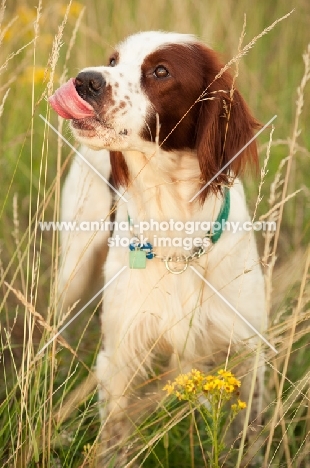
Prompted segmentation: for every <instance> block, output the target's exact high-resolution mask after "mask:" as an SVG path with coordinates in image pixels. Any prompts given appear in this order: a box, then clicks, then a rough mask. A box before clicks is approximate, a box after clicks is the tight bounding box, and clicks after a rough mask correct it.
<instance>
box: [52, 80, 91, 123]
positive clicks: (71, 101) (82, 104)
mask: <svg viewBox="0 0 310 468" xmlns="http://www.w3.org/2000/svg"><path fill="white" fill-rule="evenodd" d="M74 83H75V80H74V78H71V79H70V80H69V81H67V83H65V84H64V85H62V86H61V87H60V88H59V89H57V91H55V93H54V94H53V95H52V96H51V97H50V98H49V103H50V105H51V106H52V108H53V109H54V110H55V111H56V112H57V114H59V115H60V116H61V117H63V118H64V119H84V118H85V117H90V116H92V115H94V113H95V111H94V109H93V107H92V106H91V105H90V104H89V103H88V102H86V101H84V99H82V98H81V97H80V96H79V95H78V93H77V91H76V89H75V86H74Z"/></svg>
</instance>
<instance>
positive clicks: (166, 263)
mask: <svg viewBox="0 0 310 468" xmlns="http://www.w3.org/2000/svg"><path fill="white" fill-rule="evenodd" d="M182 259H184V264H185V265H184V267H183V268H182V269H181V270H172V269H171V268H170V265H169V263H171V262H172V261H173V260H172V259H171V258H167V259H166V260H164V263H165V267H166V268H167V270H168V271H169V273H172V274H173V275H180V274H181V273H184V271H185V270H186V269H187V267H188V259H187V258H186V257H184V256H182ZM178 260H179V259H178Z"/></svg>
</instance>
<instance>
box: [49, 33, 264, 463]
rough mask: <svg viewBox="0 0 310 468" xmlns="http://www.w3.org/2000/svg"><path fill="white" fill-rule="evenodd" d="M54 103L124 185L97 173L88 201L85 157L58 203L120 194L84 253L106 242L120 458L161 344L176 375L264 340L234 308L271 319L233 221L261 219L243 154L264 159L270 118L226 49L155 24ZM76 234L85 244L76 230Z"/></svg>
mask: <svg viewBox="0 0 310 468" xmlns="http://www.w3.org/2000/svg"><path fill="white" fill-rule="evenodd" d="M50 104H51V105H52V107H53V108H54V110H55V111H56V112H57V113H58V114H59V115H61V116H62V117H64V118H66V119H69V120H70V121H71V130H72V132H73V135H74V137H75V138H76V140H77V141H78V142H80V143H81V144H82V145H85V147H87V148H88V150H86V149H85V147H84V149H83V150H81V151H82V152H83V154H84V153H85V154H86V153H87V152H88V153H87V154H88V156H86V157H89V158H91V159H92V160H93V164H94V165H95V166H96V168H99V167H101V169H100V170H102V171H104V169H103V168H106V165H107V161H110V163H109V164H108V166H109V167H108V169H107V171H108V170H109V168H111V180H112V181H113V185H114V187H115V188H117V190H118V195H116V196H115V195H114V196H112V195H111V192H110V191H109V190H108V188H107V186H105V185H104V182H102V187H104V188H102V187H101V189H100V190H99V189H98V188H97V186H98V181H97V182H96V184H95V183H94V184H90V185H89V188H88V189H87V190H86V192H85V193H86V195H85V196H86V198H87V204H86V205H84V204H83V197H82V196H79V191H80V188H79V186H78V183H77V180H82V179H83V176H81V172H82V170H83V165H82V164H81V163H80V169H79V170H78V171H77V170H76V165H77V163H76V162H75V163H74V165H73V168H71V171H70V172H69V175H68V178H67V181H66V185H65V187H66V189H65V192H71V193H64V195H65V196H64V198H63V202H62V204H63V206H64V207H65V206H66V204H68V205H70V198H71V199H74V200H75V201H74V202H72V206H74V209H73V210H71V216H72V213H74V216H77V214H78V213H80V214H79V215H78V216H79V217H80V219H82V216H84V214H85V215H86V216H87V219H98V217H100V215H101V213H102V214H104V216H105V215H107V214H108V213H109V206H110V205H111V206H112V204H113V203H114V204H115V207H116V213H115V224H114V232H113V235H112V237H111V236H110V233H104V235H103V236H102V237H101V238H100V239H99V240H98V242H97V241H94V242H92V240H91V239H90V237H88V248H89V252H88V253H87V258H88V259H91V262H92V265H93V263H94V258H96V257H98V256H100V254H99V253H98V252H100V249H101V247H102V246H103V245H105V246H106V244H107V243H108V244H109V251H108V254H107V258H106V261H105V263H104V282H105V284H106V285H108V286H107V287H106V289H105V291H104V297H103V312H102V316H101V322H102V334H103V341H102V349H101V351H100V352H99V355H98V358H97V366H96V372H97V377H98V382H99V399H100V402H101V413H102V419H103V430H102V431H103V440H104V441H105V451H106V453H109V452H113V453H114V462H115V466H117V467H122V466H125V464H126V450H127V449H126V446H125V444H124V443H123V442H124V440H125V439H126V437H127V436H128V435H129V434H130V431H131V422H130V421H131V417H130V416H129V412H130V410H129V406H130V405H129V401H130V398H132V395H133V393H134V388H135V387H136V384H137V382H138V383H141V381H143V380H145V381H146V380H147V379H149V378H150V376H154V375H155V373H156V372H155V364H154V363H155V362H158V356H160V359H161V362H164V367H165V369H166V374H168V375H172V374H169V371H170V370H171V372H174V373H175V374H178V373H179V372H186V371H187V370H189V369H191V368H192V367H193V366H194V367H195V368H201V369H205V370H207V371H208V370H210V369H212V368H214V367H215V366H218V365H223V363H224V364H225V362H227V359H228V357H229V356H230V355H232V354H233V353H234V352H236V351H238V350H240V349H248V350H251V351H253V352H254V353H255V350H256V349H257V347H258V343H259V341H260V338H259V337H258V335H257V334H255V333H253V330H251V329H250V328H249V326H248V325H247V324H246V323H245V322H244V321H243V320H242V319H241V318H240V317H239V316H238V315H237V314H236V313H235V311H234V310H233V309H232V307H233V308H234V309H235V310H238V311H239V313H240V314H241V315H242V317H244V318H245V319H246V320H247V321H248V322H249V323H250V324H251V325H252V326H253V327H255V329H256V330H257V331H259V333H262V332H263V331H264V330H265V329H266V312H265V299H264V280H263V274H262V271H261V267H260V260H259V256H258V252H257V247H256V243H255V239H254V235H253V232H252V231H245V230H244V229H243V228H242V227H241V228H239V229H237V230H236V232H232V231H231V230H229V229H228V228H226V227H227V225H228V223H233V222H235V223H239V224H238V225H239V226H243V225H244V223H249V222H250V221H251V219H250V216H249V213H248V210H247V206H246V200H245V195H244V190H243V186H242V183H241V181H240V179H239V177H240V176H241V175H242V174H243V173H244V170H245V168H246V167H247V166H250V167H252V168H257V166H258V155H257V148H256V144H255V141H252V142H251V143H250V144H248V143H249V141H250V140H251V139H252V138H253V136H254V134H255V130H257V129H258V128H259V127H260V125H259V123H258V122H257V120H256V119H255V118H254V117H253V116H252V115H251V113H250V111H249V109H248V107H247V105H246V103H245V101H244V100H243V98H242V96H241V95H240V93H239V91H238V90H237V89H236V88H235V80H234V78H233V77H232V76H231V74H230V73H229V71H228V70H227V69H226V68H225V67H223V64H222V63H221V61H220V59H219V57H218V55H217V53H216V52H214V51H213V50H211V49H210V48H208V47H206V46H205V45H204V44H203V43H201V42H199V41H198V40H197V39H196V37H194V36H192V35H188V34H178V33H166V32H159V31H151V32H141V33H138V34H135V35H133V36H130V37H129V38H127V39H126V40H125V41H124V42H122V43H121V44H120V45H119V46H117V47H116V49H115V51H114V52H113V53H112V54H111V56H110V58H109V60H108V63H107V66H101V67H90V68H85V69H84V70H82V71H81V72H80V73H79V74H78V75H77V77H76V78H75V79H71V80H70V81H68V83H66V84H65V85H63V86H62V87H60V88H59V89H58V90H57V91H56V92H55V94H54V95H53V96H52V97H51V98H50ZM236 155H237V156H236ZM76 158H77V159H78V156H77V157H76ZM84 170H85V168H84ZM86 172H87V174H88V175H89V174H90V173H91V169H90V168H87V169H86ZM81 177H82V179H81ZM69 186H70V187H71V191H70V190H67V187H69ZM85 196H84V198H85ZM68 205H67V206H68ZM85 207H86V209H85ZM64 211H65V210H63V212H64ZM69 211H70V209H69ZM112 211H113V210H112ZM126 223H127V224H126ZM212 223H213V226H214V227H215V225H216V226H217V227H218V226H219V225H220V226H222V227H223V226H224V228H219V229H217V230H215V229H213V228H212ZM209 226H211V227H210V228H209ZM182 227H183V228H184V229H182ZM141 234H143V236H142V237H141ZM74 242H75V245H77V246H78V233H77V235H76V237H75V241H74ZM86 244H87V242H86V241H84V242H82V243H81V247H80V248H78V247H77V251H74V252H73V254H71V257H70V258H71V260H72V259H74V257H75V258H76V259H77V257H79V255H80V254H81V252H82V251H83V248H84V250H85V245H86ZM103 257H104V255H103ZM103 257H101V263H103ZM71 260H70V262H71V263H70V262H69V263H70V264H69V266H67V274H66V275H65V276H66V278H65V279H66V280H67V279H68V277H69V276H70V274H69V273H70V271H71V270H72V268H73V261H71ZM87 262H88V260H87V261H86V263H87ZM84 264H85V263H84ZM124 267H125V268H124ZM68 272H69V273H68ZM80 276H82V277H83V273H82V274H81V275H80ZM85 276H86V277H87V274H86V275H85ZM81 281H82V282H84V283H83V284H86V283H85V281H86V280H85V279H82V280H81ZM77 284H80V283H79V282H78V281H77ZM210 285H211V286H212V287H213V288H214V289H212V288H211V286H210ZM83 288H84V286H83V287H81V286H78V289H79V290H80V291H82V289H83ZM74 289H75V288H74V287H73V292H72V295H71V296H72V297H75V296H76V295H77V294H76V293H75V292H74ZM215 290H216V291H218V292H219V294H216V293H215ZM223 298H225V300H226V301H224V300H223ZM230 306H232V307H230ZM254 367H255V366H254V360H253V355H252V356H250V357H248V359H247V360H246V361H244V362H242V364H241V365H240V366H239V368H237V374H238V376H240V377H241V378H242V389H243V390H241V392H242V393H243V394H244V398H245V399H246V398H247V397H248V394H249V389H250V387H251V385H250V383H251V381H252V378H253V372H254V370H253V369H254ZM255 373H256V383H255V390H254V392H253V399H252V406H251V415H250V421H251V422H252V424H253V427H258V426H259V424H260V421H261V419H260V418H261V411H262V393H263V385H264V382H263V381H264V366H263V355H262V354H261V357H260V360H259V366H258V369H256V370H255ZM246 401H247V400H246ZM239 430H242V425H241V426H240V425H239V428H238V429H237V432H238V431H239ZM117 447H119V448H118V450H117ZM115 453H116V455H115ZM107 459H108V458H105V460H107ZM103 466H105V465H103Z"/></svg>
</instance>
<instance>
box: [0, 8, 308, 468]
mask: <svg viewBox="0 0 310 468" xmlns="http://www.w3.org/2000/svg"><path fill="white" fill-rule="evenodd" d="M292 9H294V11H293V13H292V14H291V15H290V16H289V17H288V18H286V19H283V20H282V21H280V22H279V23H278V24H276V25H275V26H274V28H273V29H272V30H271V31H270V32H268V34H266V35H264V36H263V37H261V38H259V39H258V40H257V41H256V42H255V44H254V46H253V47H252V48H251V49H250V50H249V52H248V53H247V55H246V56H244V57H243V58H242V60H241V61H240V63H239V76H238V79H237V87H238V88H239V89H240V90H241V92H242V94H243V96H244V97H245V99H246V101H247V102H248V104H249V106H250V108H251V109H252V111H253V113H254V115H255V116H256V117H257V118H258V119H259V121H260V122H261V123H263V124H264V123H266V122H267V121H268V120H269V119H270V118H271V117H272V116H273V115H275V114H277V116H278V117H277V119H276V120H275V121H274V131H273V133H272V143H271V145H270V147H269V149H268V142H269V138H270V132H271V128H270V129H268V130H266V131H265V132H264V133H263V134H262V135H261V136H260V137H259V147H260V156H261V162H262V166H265V167H266V170H265V172H264V174H263V176H262V178H263V179H264V180H263V182H264V183H263V184H262V183H261V182H262V178H260V177H257V178H249V179H247V181H246V192H247V198H248V202H249V206H250V208H251V210H252V212H253V211H254V209H255V206H256V204H257V200H258V195H259V193H260V197H259V198H261V201H260V203H259V205H258V207H257V212H256V218H257V219H259V218H260V217H264V216H266V218H264V219H276V220H278V226H279V230H278V231H277V232H276V234H275V236H265V237H264V236H263V235H262V234H261V233H258V234H257V241H258V244H259V249H260V253H261V256H262V262H263V265H264V272H265V276H266V291H267V299H268V311H269V317H270V328H269V331H268V334H267V336H268V339H269V340H270V341H271V342H272V343H273V344H275V345H276V346H277V349H278V350H279V354H278V355H277V356H275V355H274V354H273V353H272V352H271V351H269V350H267V355H266V358H267V375H266V390H265V392H266V398H265V401H266V405H265V407H264V421H265V422H264V427H262V435H263V440H264V445H263V448H262V452H263V456H264V462H263V463H264V464H263V465H262V466H264V467H265V466H266V467H267V466H271V467H296V468H300V467H310V456H309V453H310V405H309V399H310V387H309V377H310V348H309V341H310V327H309V318H310V310H309V305H310V287H309V283H310V281H309V280H310V276H309V262H310V250H309V240H310V196H309V190H310V149H309V148H310V131H309V122H310V97H309V96H310V83H307V80H308V79H309V78H310V49H309V48H308V44H309V43H310V35H309V25H310V5H309V2H308V0H296V1H291V0H289V1H286V2H283V1H280V0H274V1H273V2H269V1H266V0H260V1H258V0H252V1H247V0H238V2H237V1H234V0H225V1H224V0H223V1H221V2H219V1H218V2H215V1H210V0H182V1H180V0H153V1H152V2H148V1H146V0H127V1H125V0H104V1H99V0H98V1H96V0H85V1H84V2H83V1H80V2H77V1H72V2H71V4H69V3H68V2H66V1H55V2H49V1H44V0H43V1H42V2H41V3H40V4H39V3H38V1H33V0H8V1H7V2H5V1H2V6H1V13H0V22H1V32H0V148H1V153H0V327H1V334H0V340H1V341H0V382H1V385H0V466H1V467H20V468H24V467H31V468H32V467H33V468H37V467H65V468H67V467H68V468H69V467H70V468H71V467H72V468H75V467H82V466H83V467H93V466H96V465H95V463H96V462H95V450H96V445H97V440H96V436H97V433H98V429H99V418H98V414H97V403H96V392H95V390H94V389H93V387H92V386H91V385H90V386H87V375H88V373H89V370H90V369H91V368H92V366H93V364H94V359H95V354H96V352H97V348H98V343H99V339H100V334H99V331H98V312H96V310H94V308H93V309H91V310H90V312H92V313H91V314H88V317H90V320H89V323H88V324H87V326H86V325H83V327H80V332H81V335H79V333H77V331H76V330H77V329H78V325H77V327H76V328H74V332H73V333H72V341H70V346H71V348H70V347H69V348H68V346H67V345H66V343H63V342H59V341H57V342H54V344H53V345H52V346H51V347H50V348H49V349H48V351H47V352H46V353H44V354H42V355H40V356H37V355H36V353H37V350H38V349H39V347H41V346H42V345H43V344H44V343H46V342H47V341H48V339H49V337H50V336H51V333H52V331H53V327H54V326H55V325H56V317H55V314H54V312H55V309H56V305H57V304H56V302H57V300H56V295H55V278H56V276H57V264H58V251H59V245H58V239H57V235H56V233H54V234H53V233H51V232H50V233H44V234H42V233H41V232H40V231H39V230H38V228H37V222H38V221H39V220H43V219H46V220H53V219H57V218H58V214H59V194H60V188H61V184H62V182H63V180H64V176H65V174H66V171H67V168H68V164H70V158H71V157H72V154H71V153H70V151H69V149H68V147H66V146H63V145H62V144H61V142H60V141H59V140H58V139H57V136H56V135H55V134H54V133H53V132H51V131H49V130H48V128H47V127H46V126H45V124H44V122H43V121H42V119H41V118H40V117H39V114H42V115H43V116H45V117H46V118H47V119H50V121H51V122H52V123H53V124H54V125H55V126H57V128H59V130H60V131H61V132H63V134H64V135H65V136H66V137H67V138H68V139H69V140H70V141H71V140H72V139H71V136H70V132H69V131H68V127H67V124H66V123H62V122H61V120H58V118H57V117H56V115H54V113H50V109H49V107H48V105H47V103H46V97H47V96H48V95H50V94H51V93H52V91H53V89H56V88H57V87H58V86H59V85H60V84H61V83H63V82H64V81H66V80H67V79H68V78H69V77H71V76H75V75H76V74H77V73H78V71H79V70H80V69H81V68H83V67H85V66H89V65H102V64H105V63H106V60H107V57H108V56H109V53H110V51H111V50H113V46H114V44H115V43H116V42H118V41H119V40H121V39H123V38H124V37H126V36H127V35H128V34H131V33H134V32H137V31H140V30H149V29H154V30H156V29H161V30H174V31H179V32H184V33H193V34H196V35H197V36H198V37H199V38H200V39H201V40H202V41H204V42H205V43H207V44H208V45H210V46H211V47H212V48H214V49H215V50H217V51H219V52H220V53H221V54H222V57H223V61H224V62H227V61H229V60H230V59H231V58H232V57H233V56H234V55H236V53H237V52H238V42H239V38H240V35H241V32H242V28H243V24H244V19H245V16H244V15H246V29H245V32H246V35H245V38H244V41H243V45H245V44H247V43H248V42H250V41H251V40H252V39H253V38H254V37H256V36H258V35H259V34H260V33H261V32H262V31H263V30H264V29H265V28H266V27H268V26H269V25H271V24H272V23H273V22H274V21H276V20H277V19H279V18H281V17H282V16H283V15H286V14H287V13H289V12H290V11H291V10H292ZM307 50H308V55H307V54H306V52H307ZM305 54H306V55H305ZM303 55H304V58H303ZM305 70H306V71H305ZM232 71H234V68H233V69H232ZM266 158H267V159H268V161H267V160H266ZM73 327H75V325H73ZM85 382H86V390H85V391H84V390H83V388H84V387H83V385H84V384H85ZM76 389H78V390H77V391H76ZM68 402H69V403H68ZM171 411H173V413H170V414H168V413H167V412H166V413H165V412H162V413H160V414H159V415H158V414H157V415H154V417H153V419H151V420H150V419H149V420H148V422H147V423H146V424H145V426H147V427H146V432H145V434H144V441H145V451H144V453H143V455H142V457H141V458H140V463H141V466H142V465H143V466H145V467H157V466H158V467H166V468H168V467H170V468H171V467H181V468H182V467H194V466H195V467H202V466H207V465H206V464H205V461H204V459H203V457H202V455H201V450H200V446H201V444H203V442H201V441H200V440H199V439H200V438H199V437H198V436H197V427H198V426H197V425H195V427H194V425H193V419H192V416H190V415H189V416H188V417H187V418H183V416H180V415H183V413H182V411H184V408H183V407H182V406H181V407H180V406H179V405H178V406H175V407H173V408H172V410H171ZM171 414H173V415H174V416H173V417H174V419H173V420H174V421H177V420H178V419H180V420H181V422H179V424H178V425H176V424H172V425H171V426H174V427H173V428H171V429H170V430H168V429H167V427H168V426H167V421H169V418H170V420H171V418H172V417H171ZM178 415H179V417H178ZM182 418H183V419H182ZM202 438H203V428H202ZM223 466H225V467H226V466H230V465H229V457H228V460H227V461H225V463H224V464H223ZM232 466H234V465H232Z"/></svg>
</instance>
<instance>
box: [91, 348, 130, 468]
mask: <svg viewBox="0 0 310 468" xmlns="http://www.w3.org/2000/svg"><path fill="white" fill-rule="evenodd" d="M97 377H98V381H99V404H100V415H101V420H102V431H101V441H102V443H101V444H100V454H99V459H100V463H101V465H100V466H102V467H108V466H111V467H113V468H121V467H124V466H125V465H126V462H127V453H128V444H127V439H128V437H129V435H130V432H131V431H130V430H131V421H130V415H129V413H128V396H127V393H128V387H129V384H130V375H129V373H128V368H126V366H125V364H124V366H123V367H122V368H120V367H118V366H117V365H116V364H115V363H114V362H113V359H112V358H111V357H110V356H109V355H108V354H107V353H106V352H105V351H101V352H100V353H99V355H98V358H97Z"/></svg>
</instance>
